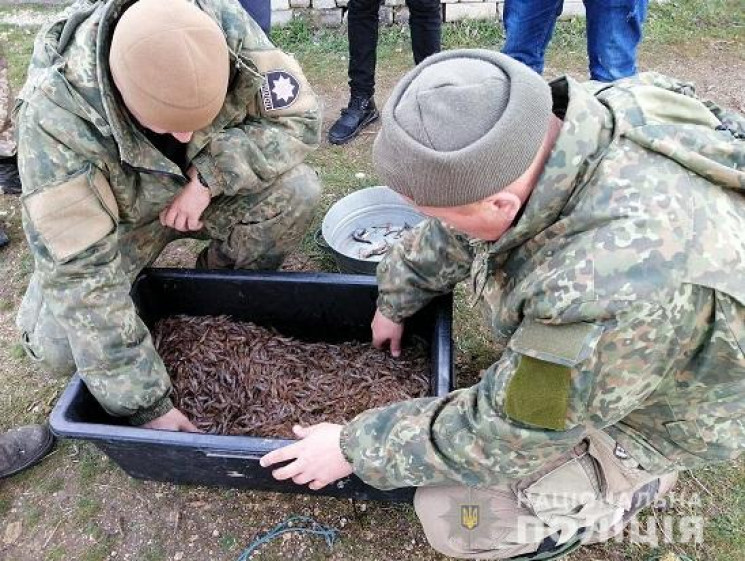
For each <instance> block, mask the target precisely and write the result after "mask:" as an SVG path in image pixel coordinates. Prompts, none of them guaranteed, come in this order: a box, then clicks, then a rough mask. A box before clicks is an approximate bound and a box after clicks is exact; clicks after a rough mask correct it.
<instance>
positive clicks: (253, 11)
mask: <svg viewBox="0 0 745 561" xmlns="http://www.w3.org/2000/svg"><path fill="white" fill-rule="evenodd" d="M239 2H240V3H241V6H243V9H244V10H246V12H248V15H249V16H251V17H252V18H253V19H254V21H255V22H256V23H258V24H259V27H260V28H261V29H262V30H263V31H264V33H266V34H267V35H269V31H271V28H272V3H271V0H239Z"/></svg>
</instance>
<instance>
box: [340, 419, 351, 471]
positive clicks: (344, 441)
mask: <svg viewBox="0 0 745 561" xmlns="http://www.w3.org/2000/svg"><path fill="white" fill-rule="evenodd" d="M339 448H341V455H342V456H344V459H345V460H346V461H348V462H349V463H350V464H351V465H352V467H354V457H353V456H352V452H351V450H350V449H349V424H346V425H344V428H342V429H341V434H340V435H339Z"/></svg>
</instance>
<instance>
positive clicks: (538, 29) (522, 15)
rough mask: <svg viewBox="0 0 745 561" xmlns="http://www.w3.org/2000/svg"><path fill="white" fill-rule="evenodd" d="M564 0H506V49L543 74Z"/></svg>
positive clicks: (508, 52)
mask: <svg viewBox="0 0 745 561" xmlns="http://www.w3.org/2000/svg"><path fill="white" fill-rule="evenodd" d="M563 6H564V0H505V3H504V16H503V17H504V30H505V34H506V36H507V37H506V40H505V43H504V47H502V52H503V53H504V54H506V55H508V56H511V57H512V58H514V59H516V60H519V61H520V62H522V63H523V64H525V65H527V66H529V67H530V68H532V69H533V70H535V71H536V72H538V73H539V74H541V73H543V57H544V55H545V54H546V47H548V43H549V41H551V36H552V35H553V33H554V26H555V25H556V19H557V18H558V17H559V16H560V15H561V10H562V8H563Z"/></svg>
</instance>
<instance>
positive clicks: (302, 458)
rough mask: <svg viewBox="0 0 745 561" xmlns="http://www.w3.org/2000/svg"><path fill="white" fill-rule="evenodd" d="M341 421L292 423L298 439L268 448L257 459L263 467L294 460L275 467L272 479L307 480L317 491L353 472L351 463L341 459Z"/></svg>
mask: <svg viewBox="0 0 745 561" xmlns="http://www.w3.org/2000/svg"><path fill="white" fill-rule="evenodd" d="M341 429H342V426H341V425H333V424H331V423H320V424H318V425H313V426H310V427H301V426H298V425H296V426H294V427H293V428H292V431H293V432H294V433H295V434H296V435H297V436H298V437H299V438H301V440H300V441H299V442H296V443H295V444H290V445H289V446H285V447H284V448H280V449H279V450H274V451H273V452H269V453H268V454H266V455H265V456H264V457H263V458H261V460H260V462H259V463H260V464H261V466H262V467H269V466H271V465H273V464H276V463H280V462H287V461H290V460H294V461H293V462H292V463H290V464H288V465H286V466H284V467H281V468H279V469H275V470H274V471H273V472H272V475H273V476H274V479H279V480H283V479H290V478H292V480H293V481H294V482H295V483H297V484H298V485H305V484H306V483H309V485H308V487H310V488H311V489H313V490H314V491H317V490H318V489H321V488H322V487H325V486H326V485H328V484H329V483H333V482H334V481H336V480H337V479H341V478H342V477H346V476H347V475H349V474H351V473H352V466H351V465H350V463H349V462H348V461H347V460H345V459H344V455H343V454H342V453H341V447H340V446H339V436H340V435H341Z"/></svg>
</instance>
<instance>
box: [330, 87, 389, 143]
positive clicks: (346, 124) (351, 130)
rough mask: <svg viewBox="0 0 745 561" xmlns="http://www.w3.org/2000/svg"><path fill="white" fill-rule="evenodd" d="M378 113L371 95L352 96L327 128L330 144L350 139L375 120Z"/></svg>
mask: <svg viewBox="0 0 745 561" xmlns="http://www.w3.org/2000/svg"><path fill="white" fill-rule="evenodd" d="M379 116H380V113H378V110H377V108H376V107H375V100H374V99H373V98H372V97H361V96H352V99H350V100H349V105H347V107H346V108H345V109H342V110H341V117H339V119H338V120H337V121H336V122H335V123H334V124H333V126H332V127H331V129H330V130H329V142H330V143H331V144H345V143H347V142H349V141H350V140H352V139H353V138H354V137H355V136H357V135H358V134H359V132H360V131H361V130H362V129H363V128H365V127H366V126H367V125H369V124H370V123H372V122H373V121H376V120H377V119H378V117H379Z"/></svg>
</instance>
